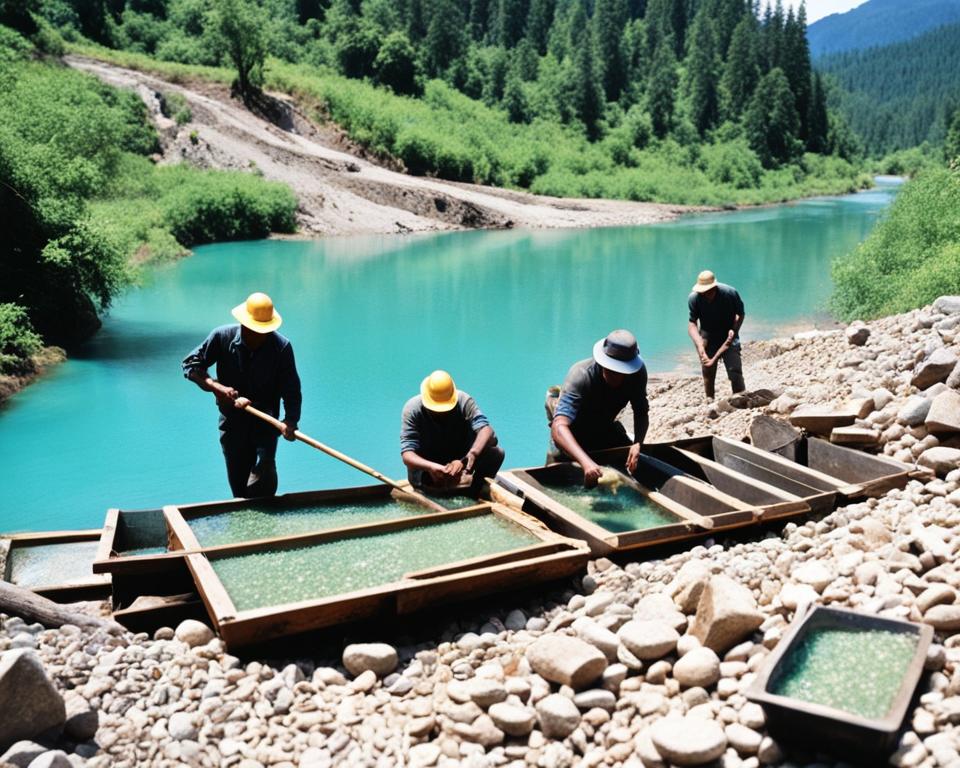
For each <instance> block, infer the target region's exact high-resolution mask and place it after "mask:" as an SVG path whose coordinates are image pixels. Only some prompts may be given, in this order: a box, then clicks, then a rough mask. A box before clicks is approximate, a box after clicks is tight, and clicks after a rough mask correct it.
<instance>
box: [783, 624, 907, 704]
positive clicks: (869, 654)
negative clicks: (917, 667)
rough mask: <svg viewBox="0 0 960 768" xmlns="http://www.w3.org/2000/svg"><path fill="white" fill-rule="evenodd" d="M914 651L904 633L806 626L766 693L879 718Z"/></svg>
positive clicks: (890, 700)
mask: <svg viewBox="0 0 960 768" xmlns="http://www.w3.org/2000/svg"><path fill="white" fill-rule="evenodd" d="M916 649H917V636H916V635H914V634H911V633H909V632H890V631H887V630H879V629H871V630H858V629H833V628H823V629H815V630H811V632H810V633H809V634H808V635H806V636H805V637H804V638H803V640H802V641H801V642H800V644H799V645H798V646H797V647H796V648H794V649H793V650H792V651H790V653H789V655H788V656H787V658H785V659H784V660H783V662H781V667H780V670H779V672H778V674H777V678H776V679H775V680H772V681H771V683H770V685H769V686H768V690H769V691H770V693H773V694H776V695H777V696H789V697H790V698H793V699H799V700H800V701H806V702H810V703H812V704H821V705H823V706H827V707H833V708H834V709H839V710H842V711H844V712H847V713H849V714H852V715H859V716H860V717H867V718H874V719H877V718H882V717H885V716H886V714H887V713H888V712H889V711H890V707H891V705H892V704H893V700H894V697H896V695H897V692H898V691H899V690H900V686H901V684H902V683H903V676H904V674H905V673H906V671H907V667H908V666H909V665H910V661H911V660H912V659H913V655H914V653H915V652H916Z"/></svg>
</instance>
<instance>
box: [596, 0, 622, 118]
mask: <svg viewBox="0 0 960 768" xmlns="http://www.w3.org/2000/svg"><path fill="white" fill-rule="evenodd" d="M626 22H627V5H626V0H596V4H595V5H594V9H593V20H592V21H591V26H592V28H593V34H594V42H595V44H596V48H597V59H598V63H599V66H600V70H601V78H602V80H603V90H604V93H606V97H607V100H608V101H616V100H617V99H618V98H619V97H620V93H621V92H622V91H623V87H624V85H625V81H626V62H625V61H624V55H623V49H622V48H621V45H620V43H621V39H622V37H623V27H624V25H625V24H626Z"/></svg>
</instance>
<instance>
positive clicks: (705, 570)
mask: <svg viewBox="0 0 960 768" xmlns="http://www.w3.org/2000/svg"><path fill="white" fill-rule="evenodd" d="M710 574H711V571H710V566H709V565H707V563H705V562H704V561H703V560H687V562H685V563H684V564H683V565H681V566H680V570H679V571H678V572H677V575H676V576H674V578H673V581H671V582H670V585H669V586H668V587H667V592H669V593H670V595H672V596H673V601H674V603H676V605H677V606H678V607H679V608H680V610H681V611H683V612H684V613H693V612H694V611H696V610H697V603H699V602H700V595H702V594H703V588H704V587H706V586H707V582H708V581H710Z"/></svg>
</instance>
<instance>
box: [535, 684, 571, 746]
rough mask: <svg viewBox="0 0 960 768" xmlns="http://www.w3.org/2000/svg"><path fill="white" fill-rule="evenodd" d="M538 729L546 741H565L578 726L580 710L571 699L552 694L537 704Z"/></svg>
mask: <svg viewBox="0 0 960 768" xmlns="http://www.w3.org/2000/svg"><path fill="white" fill-rule="evenodd" d="M536 710H537V718H538V720H539V721H540V729H541V730H542V731H543V735H544V736H546V737H547V738H548V739H565V738H566V737H567V736H569V735H570V734H571V733H573V732H574V730H576V728H577V726H579V725H580V710H579V709H577V705H576V704H574V703H573V701H572V700H571V699H568V698H567V697H566V696H561V695H560V694H558V693H552V694H550V695H549V696H547V697H546V698H544V699H542V700H541V701H539V702H538V703H537V706H536Z"/></svg>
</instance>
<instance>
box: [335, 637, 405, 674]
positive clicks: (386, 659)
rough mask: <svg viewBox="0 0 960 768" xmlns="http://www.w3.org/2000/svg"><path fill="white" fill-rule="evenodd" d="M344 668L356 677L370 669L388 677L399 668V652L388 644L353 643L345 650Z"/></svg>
mask: <svg viewBox="0 0 960 768" xmlns="http://www.w3.org/2000/svg"><path fill="white" fill-rule="evenodd" d="M343 666H344V667H346V668H347V671H348V672H349V673H350V674H351V675H353V676H354V677H356V676H357V675H359V674H361V673H363V672H366V671H367V670H368V669H369V670H372V671H373V673H374V674H375V675H376V676H377V677H386V676H387V675H389V674H390V673H391V672H393V671H394V670H395V669H396V668H397V650H396V648H394V647H393V646H392V645H388V644H387V643H352V644H350V645H348V646H347V647H346V648H344V649H343Z"/></svg>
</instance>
